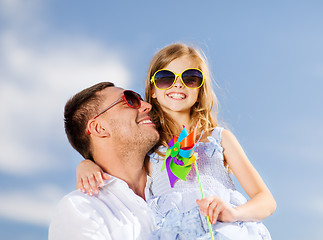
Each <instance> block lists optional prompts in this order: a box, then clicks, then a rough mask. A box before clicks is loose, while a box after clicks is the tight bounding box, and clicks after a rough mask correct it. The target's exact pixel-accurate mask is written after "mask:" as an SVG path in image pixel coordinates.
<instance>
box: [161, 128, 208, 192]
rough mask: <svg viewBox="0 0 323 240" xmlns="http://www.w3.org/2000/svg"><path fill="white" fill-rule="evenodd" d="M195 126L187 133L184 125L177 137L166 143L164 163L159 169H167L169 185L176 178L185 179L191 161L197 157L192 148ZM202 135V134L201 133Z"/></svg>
mask: <svg viewBox="0 0 323 240" xmlns="http://www.w3.org/2000/svg"><path fill="white" fill-rule="evenodd" d="M196 131H197V127H196V128H195V129H194V131H193V132H191V133H190V134H188V132H187V130H186V128H185V126H183V130H182V131H181V133H180V134H179V136H178V137H176V136H175V137H173V139H172V140H171V141H170V142H169V143H168V146H169V148H168V149H167V151H166V155H165V159H164V163H163V166H162V169H161V171H163V170H164V169H165V168H166V169H167V174H168V178H169V182H170V185H171V187H172V188H173V187H174V184H175V182H176V181H177V180H178V179H182V180H184V181H186V176H187V174H188V173H189V172H190V170H191V168H192V163H194V162H195V161H196V159H197V153H194V150H195V148H196V146H197V143H198V142H197V143H195V138H196ZM201 136H202V135H201Z"/></svg>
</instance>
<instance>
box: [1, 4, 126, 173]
mask: <svg viewBox="0 0 323 240" xmlns="http://www.w3.org/2000/svg"><path fill="white" fill-rule="evenodd" d="M25 5H26V4H24V3H23V2H22V1H17V0H16V1H2V2H1V9H2V10H1V15H2V18H3V19H4V22H5V26H4V27H3V28H2V30H1V31H0V52H1V55H0V62H1V64H0V65H1V66H0V75H1V81H0V102H1V106H0V110H1V124H0V132H1V139H0V151H1V153H2V156H1V158H0V169H1V171H3V172H7V173H11V174H22V173H23V174H30V173H33V172H34V171H37V170H39V169H44V168H46V167H47V168H49V167H53V164H54V163H55V161H54V160H53V158H55V156H53V153H52V152H48V149H50V146H49V145H50V144H53V143H55V142H57V143H59V142H61V141H65V136H64V134H63V129H62V124H63V122H62V121H63V120H62V112H63V107H64V104H65V102H66V100H67V99H68V98H69V97H70V96H72V95H73V94H75V93H76V92H77V91H79V90H81V89H83V88H85V87H89V86H91V85H93V84H95V83H97V82H100V81H113V82H114V83H115V84H116V85H118V86H121V87H127V86H129V85H130V84H129V80H130V74H129V72H128V71H127V68H126V66H125V64H124V62H123V60H122V58H121V57H120V56H119V53H118V52H117V51H115V50H113V47H111V48H107V47H106V46H105V45H104V46H103V44H100V43H98V42H97V41H94V40H92V39H91V38H88V37H85V36H73V35H69V36H66V35H64V34H61V33H60V32H59V31H57V30H56V29H52V28H51V27H50V26H49V25H46V23H44V21H43V19H39V18H38V17H36V16H39V15H37V14H35V13H39V9H40V8H41V7H42V6H41V2H40V1H32V3H31V4H30V5H29V6H28V7H27V8H24V7H25ZM40 22H42V23H41V24H40ZM30 26H33V27H32V28H31V27H30ZM39 38H41V41H39V40H38V39H39ZM63 138H64V140H63Z"/></svg>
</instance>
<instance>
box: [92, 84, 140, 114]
mask: <svg viewBox="0 0 323 240" xmlns="http://www.w3.org/2000/svg"><path fill="white" fill-rule="evenodd" d="M121 101H125V102H126V104H127V105H128V106H129V107H131V108H136V109H138V108H140V106H141V101H142V98H141V96H140V95H139V94H138V93H136V92H133V91H131V90H125V91H123V93H122V96H121V97H120V98H119V99H117V100H116V101H114V102H113V103H111V105H110V106H108V107H107V108H105V109H104V110H103V111H102V112H100V113H99V114H98V115H96V116H95V117H94V118H93V119H96V118H97V117H99V116H100V115H101V114H103V113H105V112H106V111H108V110H109V109H110V108H112V107H113V106H115V105H117V104H118V103H119V102H121Z"/></svg>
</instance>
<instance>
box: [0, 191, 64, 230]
mask: <svg viewBox="0 0 323 240" xmlns="http://www.w3.org/2000/svg"><path fill="white" fill-rule="evenodd" d="M63 195H64V193H63V191H62V190H61V189H59V188H57V187H56V186H53V185H42V186H41V187H39V188H37V189H35V190H33V191H30V190H28V191H26V190H16V191H13V192H9V193H0V216H1V217H3V218H7V219H11V220H14V221H18V222H26V223H31V224H36V225H43V226H48V224H49V222H50V220H51V217H52V215H53V213H54V211H55V208H56V206H57V204H58V202H59V200H60V199H61V198H62V197H63Z"/></svg>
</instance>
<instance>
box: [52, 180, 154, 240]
mask: <svg viewBox="0 0 323 240" xmlns="http://www.w3.org/2000/svg"><path fill="white" fill-rule="evenodd" d="M149 181H150V177H149V176H147V184H146V186H149ZM104 182H105V185H104V187H102V188H101V189H100V193H99V194H98V195H96V196H93V197H91V196H89V195H87V194H84V193H82V192H81V191H80V190H75V191H73V192H71V193H69V194H67V195H66V196H65V197H64V198H63V199H62V200H61V201H60V203H59V205H58V207H57V209H56V212H55V214H54V216H53V218H52V222H51V224H50V227H49V235H48V239H49V240H65V239H77V240H85V239H87V240H89V239H93V240H94V239H95V240H101V239H102V240H103V239H104V240H108V239H109V240H110V239H148V237H149V235H150V233H151V232H152V231H154V230H155V229H156V224H155V220H154V216H153V213H152V211H151V210H150V209H149V207H148V205H147V203H146V202H145V200H144V199H142V198H141V197H139V196H138V195H136V194H135V193H134V192H133V191H132V190H131V189H130V188H129V187H128V184H127V183H126V182H124V181H123V180H121V179H118V178H115V177H111V179H110V180H107V181H104ZM147 194H149V193H148V189H147V187H146V189H145V195H146V197H148V195H147Z"/></svg>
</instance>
